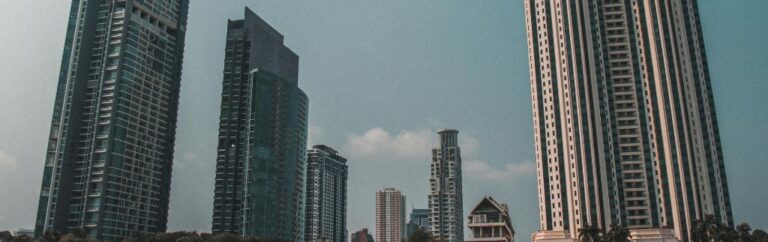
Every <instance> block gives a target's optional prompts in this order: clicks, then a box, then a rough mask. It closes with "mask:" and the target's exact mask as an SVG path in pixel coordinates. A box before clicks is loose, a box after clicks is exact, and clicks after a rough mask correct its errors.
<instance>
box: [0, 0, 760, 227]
mask: <svg viewBox="0 0 768 242" xmlns="http://www.w3.org/2000/svg"><path fill="white" fill-rule="evenodd" d="M699 3H700V12H701V21H702V25H703V30H704V37H705V44H706V49H707V55H708V57H709V68H710V73H711V75H712V85H713V88H714V94H715V102H716V105H717V111H718V116H719V124H720V130H721V136H722V142H723V144H722V145H723V149H724V155H725V160H726V170H727V172H728V173H727V174H728V178H729V185H730V189H731V195H732V197H731V199H732V203H733V210H734V215H735V220H736V221H737V222H748V223H750V224H751V225H752V226H753V227H754V228H762V229H768V209H766V207H765V203H766V201H768V189H766V185H765V182H764V180H763V179H764V177H765V175H764V174H765V172H766V171H768V149H767V148H768V147H766V144H768V129H766V128H765V125H766V123H768V108H766V107H765V104H766V103H768V97H766V95H765V93H766V90H768V68H766V67H765V65H766V64H768V44H766V39H768V25H766V24H765V22H766V17H765V12H768V1H762V0H751V1H716V0H702V1H699ZM69 4H70V1H64V0H56V1H53V0H3V1H0V230H5V229H16V228H31V227H32V226H33V224H34V216H35V214H36V208H37V196H38V195H39V187H40V181H41V175H42V167H43V157H44V150H45V146H46V133H47V131H48V129H49V125H50V119H51V112H52V110H53V98H54V91H55V85H56V81H57V75H58V70H59V62H60V59H61V52H62V48H63V40H64V33H65V31H66V18H67V14H68V11H69ZM245 6H249V7H250V8H251V9H253V10H254V11H255V12H256V13H257V14H258V15H260V16H261V17H262V18H263V19H265V20H266V21H267V22H269V23H270V24H271V25H272V26H273V27H275V28H276V29H277V30H278V31H280V32H281V33H283V35H285V40H286V45H287V46H289V47H290V48H291V49H293V51H294V52H296V53H297V54H298V55H299V56H300V76H299V86H300V87H301V88H302V89H303V90H304V91H305V92H306V93H307V94H308V96H309V99H310V111H309V113H310V115H309V116H310V126H311V128H310V144H309V145H312V144H317V143H324V144H327V145H330V146H332V147H335V148H337V149H338V150H340V151H341V152H342V155H344V156H346V157H347V158H349V163H348V164H349V166H350V168H349V169H350V170H349V171H350V178H349V197H348V203H349V205H348V229H349V230H350V232H352V231H355V230H358V229H360V228H362V227H367V228H370V229H374V193H375V191H376V190H378V189H381V188H384V187H396V188H399V189H400V190H402V191H403V192H404V193H405V195H406V197H407V203H408V207H409V209H410V208H411V207H417V208H424V207H426V198H427V196H426V192H427V190H428V182H427V179H428V174H429V161H430V157H429V155H430V150H429V149H430V148H431V147H432V146H434V145H435V144H436V141H437V136H436V135H435V134H434V132H435V131H436V130H437V129H440V128H444V127H449V128H456V129H459V130H460V133H459V139H460V143H461V145H462V151H463V158H464V177H465V178H464V207H465V210H467V209H469V208H470V207H471V206H473V205H474V204H475V203H476V202H478V201H479V200H480V199H481V198H482V196H487V195H491V196H494V197H495V198H497V200H500V201H503V202H507V203H509V205H510V209H511V214H512V219H513V225H514V226H515V229H516V230H517V232H518V237H519V238H523V239H524V238H527V237H528V236H529V234H530V233H531V232H532V231H534V230H536V229H538V221H537V215H538V214H537V209H536V207H537V199H536V188H535V172H534V167H535V166H534V163H533V135H532V134H533V131H532V125H531V111H530V106H531V104H530V94H529V90H530V84H529V79H528V76H529V75H528V69H527V46H526V40H525V29H524V18H523V11H522V3H521V2H520V1H518V0H508V1H501V0H484V1H403V0H396V1H348V0H343V1H277V0H274V1H234V0H232V1H202V0H200V1H193V2H192V3H191V6H190V14H189V26H188V32H187V40H186V41H187V45H186V49H185V59H184V71H183V80H182V89H181V92H182V93H181V104H180V105H181V106H180V114H179V123H178V134H177V142H176V158H175V165H174V171H173V185H172V194H171V211H170V218H169V229H170V230H182V229H186V230H198V231H209V230H210V222H211V214H212V201H213V182H214V179H213V177H214V167H215V166H214V163H215V152H216V148H215V147H216V141H217V139H216V135H217V129H218V114H219V110H218V106H219V103H220V96H219V95H220V92H221V79H222V73H221V72H222V69H223V50H224V35H225V33H226V20H227V19H228V18H232V19H237V18H242V16H243V7H245Z"/></svg>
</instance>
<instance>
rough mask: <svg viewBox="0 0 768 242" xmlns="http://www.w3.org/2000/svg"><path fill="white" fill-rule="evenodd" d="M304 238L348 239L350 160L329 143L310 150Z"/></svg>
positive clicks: (340, 241) (328, 241)
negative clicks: (348, 174) (348, 165)
mask: <svg viewBox="0 0 768 242" xmlns="http://www.w3.org/2000/svg"><path fill="white" fill-rule="evenodd" d="M306 200H307V202H306V206H307V209H306V211H305V212H306V219H305V223H306V225H305V226H304V230H305V232H304V237H305V239H304V241H307V242H315V241H326V242H345V241H346V238H347V159H346V158H344V157H341V156H340V155H339V152H337V151H336V150H334V149H333V148H331V147H328V146H326V145H315V146H312V149H310V150H308V151H307V198H306Z"/></svg>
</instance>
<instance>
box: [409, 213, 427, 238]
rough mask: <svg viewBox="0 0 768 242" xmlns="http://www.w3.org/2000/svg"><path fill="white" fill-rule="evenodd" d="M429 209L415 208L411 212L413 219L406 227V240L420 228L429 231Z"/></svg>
mask: <svg viewBox="0 0 768 242" xmlns="http://www.w3.org/2000/svg"><path fill="white" fill-rule="evenodd" d="M429 211H430V210H429V209H418V208H414V209H412V210H411V218H410V220H409V221H408V224H407V225H406V232H405V238H406V239H408V238H410V237H411V234H413V233H414V232H416V230H418V229H419V228H421V229H423V230H424V231H429Z"/></svg>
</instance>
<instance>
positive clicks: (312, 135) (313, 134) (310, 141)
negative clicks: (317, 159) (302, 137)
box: [307, 125, 325, 147]
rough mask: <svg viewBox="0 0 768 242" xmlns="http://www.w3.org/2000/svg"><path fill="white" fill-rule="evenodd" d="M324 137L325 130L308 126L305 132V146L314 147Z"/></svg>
mask: <svg viewBox="0 0 768 242" xmlns="http://www.w3.org/2000/svg"><path fill="white" fill-rule="evenodd" d="M323 136H325V129H323V128H322V127H320V126H315V125H309V128H308V130H307V146H309V147H311V146H313V145H316V144H317V142H318V141H319V140H322V138H323Z"/></svg>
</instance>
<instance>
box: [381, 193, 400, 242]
mask: <svg viewBox="0 0 768 242" xmlns="http://www.w3.org/2000/svg"><path fill="white" fill-rule="evenodd" d="M404 238H405V196H403V195H402V193H400V190H397V189H395V188H384V189H382V190H379V191H378V192H376V241H379V242H401V240H402V239H404Z"/></svg>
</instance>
